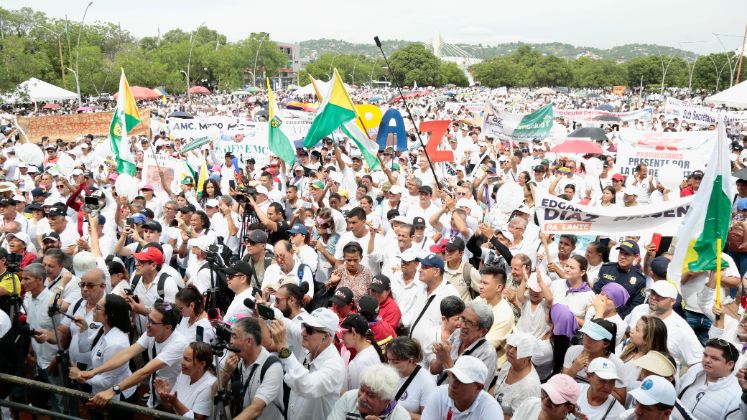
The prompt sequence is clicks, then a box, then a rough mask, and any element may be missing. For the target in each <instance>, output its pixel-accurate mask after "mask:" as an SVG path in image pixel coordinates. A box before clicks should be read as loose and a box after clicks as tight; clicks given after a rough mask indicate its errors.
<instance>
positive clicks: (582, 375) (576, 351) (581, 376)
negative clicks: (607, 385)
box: [563, 345, 626, 388]
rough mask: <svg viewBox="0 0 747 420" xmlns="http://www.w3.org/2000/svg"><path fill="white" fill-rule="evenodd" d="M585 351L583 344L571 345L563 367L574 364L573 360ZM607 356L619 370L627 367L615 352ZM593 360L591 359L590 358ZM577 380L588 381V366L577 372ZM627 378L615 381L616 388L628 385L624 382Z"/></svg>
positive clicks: (580, 381)
mask: <svg viewBox="0 0 747 420" xmlns="http://www.w3.org/2000/svg"><path fill="white" fill-rule="evenodd" d="M583 352H584V346H583V345H577V346H571V347H569V348H568V351H567V352H566V353H565V359H563V368H570V367H571V365H572V364H573V361H574V360H576V359H577V358H578V356H580V355H581V353H583ZM607 358H608V359H609V360H610V361H611V362H612V363H614V364H615V368H616V369H617V371H618V372H622V371H623V369H624V368H625V365H624V364H623V362H622V360H620V358H619V357H618V356H617V355H616V354H614V353H611V354H610V355H609V356H607ZM589 362H591V360H589ZM574 379H575V380H576V382H579V383H588V382H589V378H588V376H586V368H583V369H581V370H579V371H578V373H576V377H575V378H574ZM624 380H625V379H624V378H622V379H621V380H619V381H615V388H622V387H624V386H626V384H625V382H623V381H624Z"/></svg>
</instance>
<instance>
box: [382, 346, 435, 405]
mask: <svg viewBox="0 0 747 420" xmlns="http://www.w3.org/2000/svg"><path fill="white" fill-rule="evenodd" d="M386 352H387V357H386V358H387V361H388V363H389V365H390V366H392V367H394V368H395V369H397V372H398V373H399V376H400V380H399V385H398V387H397V394H396V397H397V398H395V399H396V400H397V404H399V405H400V406H402V407H403V408H404V409H405V410H407V411H408V412H410V413H412V414H418V415H419V414H420V413H422V412H423V409H424V408H425V404H426V402H427V400H428V398H429V397H430V396H431V395H432V394H433V392H435V391H436V381H435V379H434V377H433V375H431V374H430V372H429V371H428V370H427V369H423V366H421V363H422V362H423V349H422V348H421V347H420V344H418V342H417V341H415V340H413V339H412V338H408V337H397V338H395V339H393V340H392V341H390V342H389V344H387V346H386Z"/></svg>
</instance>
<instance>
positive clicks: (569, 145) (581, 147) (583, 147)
mask: <svg viewBox="0 0 747 420" xmlns="http://www.w3.org/2000/svg"><path fill="white" fill-rule="evenodd" d="M550 151H551V152H555V153H575V154H579V155H584V154H594V155H599V154H602V153H604V152H603V151H602V147H601V146H600V145H599V144H597V143H595V142H593V141H590V140H579V139H568V140H566V141H564V142H562V143H560V144H558V145H555V146H553V148H552V149H550Z"/></svg>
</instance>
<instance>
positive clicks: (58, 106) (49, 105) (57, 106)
mask: <svg viewBox="0 0 747 420" xmlns="http://www.w3.org/2000/svg"><path fill="white" fill-rule="evenodd" d="M60 108H62V107H61V106H60V104H46V105H44V106H43V107H42V109H60Z"/></svg>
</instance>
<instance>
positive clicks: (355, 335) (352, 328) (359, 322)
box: [340, 314, 386, 391]
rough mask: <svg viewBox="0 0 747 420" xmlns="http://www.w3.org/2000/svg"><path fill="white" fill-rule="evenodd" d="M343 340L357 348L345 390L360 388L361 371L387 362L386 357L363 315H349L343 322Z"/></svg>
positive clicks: (349, 347) (350, 365) (349, 345)
mask: <svg viewBox="0 0 747 420" xmlns="http://www.w3.org/2000/svg"><path fill="white" fill-rule="evenodd" d="M340 329H341V330H342V341H343V344H344V345H345V347H346V348H347V349H349V350H351V351H352V350H355V356H354V357H353V358H352V359H351V360H350V364H348V369H347V370H348V374H347V378H346V381H345V384H344V385H343V388H344V389H343V391H350V390H351V389H358V387H359V385H360V373H361V372H363V370H365V369H366V368H367V367H369V366H375V365H378V364H381V363H386V357H385V355H384V354H383V352H382V351H381V347H379V345H378V343H376V339H375V338H374V334H373V331H372V330H371V328H370V327H369V325H368V321H366V319H365V318H363V316H362V315H359V314H353V315H348V317H347V318H345V320H344V321H342V324H340Z"/></svg>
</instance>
